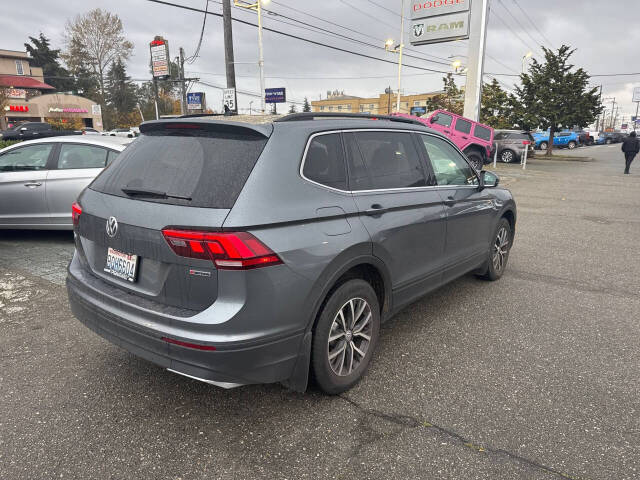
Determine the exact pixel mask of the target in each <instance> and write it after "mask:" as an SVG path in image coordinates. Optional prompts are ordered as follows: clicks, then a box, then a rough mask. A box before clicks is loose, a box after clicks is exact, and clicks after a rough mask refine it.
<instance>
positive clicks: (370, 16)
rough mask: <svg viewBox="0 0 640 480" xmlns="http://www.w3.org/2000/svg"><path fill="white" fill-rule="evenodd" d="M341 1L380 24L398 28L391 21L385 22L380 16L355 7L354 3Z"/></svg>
mask: <svg viewBox="0 0 640 480" xmlns="http://www.w3.org/2000/svg"><path fill="white" fill-rule="evenodd" d="M340 3H342V4H343V5H346V6H347V7H349V8H352V9H353V10H355V11H356V12H358V13H359V14H360V15H364V16H365V17H369V18H370V19H372V20H375V21H376V22H378V23H379V24H380V25H385V26H387V27H391V28H394V29H395V28H397V27H396V26H395V25H391V24H390V23H387V22H383V21H382V20H380V19H379V18H376V17H374V16H373V15H369V14H368V13H367V12H363V11H362V10H360V9H358V8H357V7H354V6H353V5H351V4H350V3H348V2H346V1H345V0H340Z"/></svg>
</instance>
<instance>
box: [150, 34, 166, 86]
mask: <svg viewBox="0 0 640 480" xmlns="http://www.w3.org/2000/svg"><path fill="white" fill-rule="evenodd" d="M149 49H150V51H151V72H152V73H153V78H156V79H159V80H162V79H165V78H169V76H170V75H171V70H170V68H171V64H170V57H169V42H168V41H166V40H165V39H163V38H162V37H156V38H155V39H154V40H153V41H152V42H151V43H150V44H149Z"/></svg>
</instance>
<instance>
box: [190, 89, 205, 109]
mask: <svg viewBox="0 0 640 480" xmlns="http://www.w3.org/2000/svg"><path fill="white" fill-rule="evenodd" d="M203 104H204V93H203V92H189V93H187V110H202V108H203V107H202V105H203Z"/></svg>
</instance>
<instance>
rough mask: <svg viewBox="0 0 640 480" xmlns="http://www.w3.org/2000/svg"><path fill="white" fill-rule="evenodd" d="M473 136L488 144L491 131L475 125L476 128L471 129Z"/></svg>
mask: <svg viewBox="0 0 640 480" xmlns="http://www.w3.org/2000/svg"><path fill="white" fill-rule="evenodd" d="M473 136H474V137H476V138H480V139H482V140H486V141H487V142H488V141H489V140H491V129H489V128H487V127H483V126H482V125H476V128H474V129H473Z"/></svg>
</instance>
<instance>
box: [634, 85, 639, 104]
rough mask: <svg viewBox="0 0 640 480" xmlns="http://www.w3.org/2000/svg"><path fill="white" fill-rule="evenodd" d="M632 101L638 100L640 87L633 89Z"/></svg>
mask: <svg viewBox="0 0 640 480" xmlns="http://www.w3.org/2000/svg"><path fill="white" fill-rule="evenodd" d="M633 101H634V102H640V87H636V88H634V89H633Z"/></svg>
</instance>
